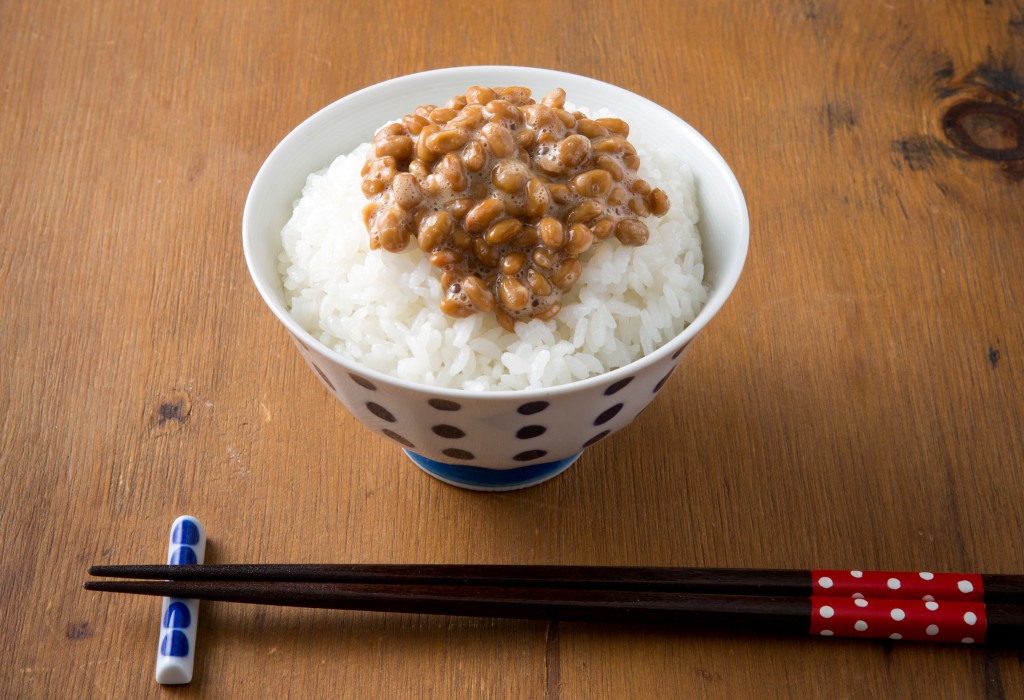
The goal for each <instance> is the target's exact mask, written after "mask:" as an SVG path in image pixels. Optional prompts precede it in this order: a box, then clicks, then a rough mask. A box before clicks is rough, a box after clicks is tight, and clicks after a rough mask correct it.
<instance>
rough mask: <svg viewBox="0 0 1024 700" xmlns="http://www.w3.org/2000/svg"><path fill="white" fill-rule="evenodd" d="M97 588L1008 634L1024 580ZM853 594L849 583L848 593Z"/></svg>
mask: <svg viewBox="0 0 1024 700" xmlns="http://www.w3.org/2000/svg"><path fill="white" fill-rule="evenodd" d="M89 573H90V574H92V575H94V576H104V577H107V576H116V577H121V578H130V579H158V580H150V581H145V580H133V581H89V582H87V583H86V584H85V588H87V589H88V590H95V591H109V592H122V593H136V594H144V595H156V596H168V597H174V598H194V599H200V600H216V601H227V602H239V603H258V604H264V605H286V606H296V607H313V608H332V609H347V610H367V611H377V612H402V613H424V614H443V615H466V616H476V617H501V618H516V619H558V620H572V621H600V622H625V623H638V624H652V623H663V624H674V625H685V626H687V627H696V628H705V627H713V628H719V629H721V628H725V629H738V630H743V631H761V632H770V633H778V634H783V633H785V634H791V633H802V634H807V633H812V634H816V635H819V636H853V637H871V638H889V639H921V640H926V641H950V642H960V643H967V644H973V643H981V642H990V643H991V642H1003V643H1005V642H1006V641H1011V642H1018V643H1019V641H1020V639H1021V631H1022V629H1024V576H1011V575H995V574H986V575H977V574H946V573H930V572H860V571H838V570H828V571H824V570H790V569H772V570H760V569H708V568H704V569H683V568H650V567H575V566H505V565H417V564H413V565H403V564H350V565H343V564H234V565H187V566H158V565H128V566H95V567H92V568H91V569H90V570H89ZM854 589H857V590H854Z"/></svg>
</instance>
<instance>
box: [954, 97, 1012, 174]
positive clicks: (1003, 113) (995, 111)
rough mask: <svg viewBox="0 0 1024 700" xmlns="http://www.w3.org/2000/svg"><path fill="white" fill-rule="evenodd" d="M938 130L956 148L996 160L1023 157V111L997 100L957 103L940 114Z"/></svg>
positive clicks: (1002, 160)
mask: <svg viewBox="0 0 1024 700" xmlns="http://www.w3.org/2000/svg"><path fill="white" fill-rule="evenodd" d="M942 130H943V131H944V132H945V134H946V138H948V139H949V140H950V142H952V143H953V145H954V146H956V148H957V149H959V150H960V151H963V152H964V153H967V154H968V155H972V156H975V157H977V158H985V159H988V160H995V161H1000V162H1005V161H1013V160H1021V159H1024V112H1021V111H1020V110H1019V109H1016V108H1014V107H1010V106H1009V105H1005V104H1000V103H998V102H983V101H980V100H968V101H966V102H957V103H956V104H954V105H952V106H951V107H950V108H949V109H947V110H946V112H945V114H943V116H942Z"/></svg>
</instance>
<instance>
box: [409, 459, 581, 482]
mask: <svg viewBox="0 0 1024 700" xmlns="http://www.w3.org/2000/svg"><path fill="white" fill-rule="evenodd" d="M403 451H404V452H405V454H406V455H407V456H408V457H409V459H411V460H412V462H413V464H415V465H416V466H417V467H419V468H420V469H422V470H423V471H425V472H426V473H427V474H430V475H431V476H433V477H435V478H437V479H440V480H441V481H443V482H445V483H446V484H451V485H452V486H459V487H461V488H464V489H473V490H475V491H512V490H513V489H523V488H526V487H528V486H535V485H537V484H539V483H541V482H542V481H547V480H548V479H551V478H554V477H556V476H558V475H559V474H561V473H562V472H564V471H565V470H566V469H568V468H569V467H570V466H571V465H572V464H573V462H575V461H576V460H577V459H579V458H580V455H582V454H583V452H582V450H581V451H580V452H577V453H576V454H574V455H571V456H569V457H566V458H564V459H556V460H554V461H552V462H541V463H540V464H530V465H527V466H525V467H513V468H511V469H488V468H487V467H475V466H472V465H468V464H451V463H449V462H438V461H437V460H435V459H430V458H429V457H424V456H423V455H421V454H417V453H415V452H412V451H410V450H403Z"/></svg>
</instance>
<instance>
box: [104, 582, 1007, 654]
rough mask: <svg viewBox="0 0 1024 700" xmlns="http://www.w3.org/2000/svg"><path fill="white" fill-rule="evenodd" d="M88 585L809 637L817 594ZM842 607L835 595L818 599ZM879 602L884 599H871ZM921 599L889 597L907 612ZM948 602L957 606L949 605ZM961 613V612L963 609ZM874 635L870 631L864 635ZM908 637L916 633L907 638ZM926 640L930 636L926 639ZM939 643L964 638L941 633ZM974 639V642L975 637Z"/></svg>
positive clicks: (1000, 611)
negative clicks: (895, 598)
mask: <svg viewBox="0 0 1024 700" xmlns="http://www.w3.org/2000/svg"><path fill="white" fill-rule="evenodd" d="M85 587H86V588H87V589H88V590H94V591H108V592H118V593H134V594H142V595H153V596H165V597H171V598H194V599H198V600H211V601H224V602H234V603H257V604H262V605H279V606H293V607H308V608H328V609H340V610H363V611H375V612H392V613H394V612H398V613H420V614H435V615H455V616H471V617H491V618H510V619H552V620H565V621H576V622H618V623H631V624H647V625H651V624H659V625H660V624H665V625H678V626H685V627H686V628H688V629H729V630H738V631H744V632H747V631H749V632H762V633H771V634H807V633H808V632H809V626H810V621H811V618H812V608H813V607H814V605H816V604H817V603H816V602H815V600H816V599H814V598H811V597H804V596H764V595H760V596H752V595H719V594H704V593H678V592H665V591H636V590H632V591H622V590H613V589H589V588H555V589H551V588H537V587H526V588H507V587H502V586H473V585H418V584H381V583H374V584H352V583H324V582H297V581H137V580H136V581H90V582H88V583H86V584H85ZM819 600H825V601H826V602H832V603H833V604H835V605H838V603H837V602H836V600H835V599H819ZM873 602H874V603H876V604H880V601H873ZM915 603H916V604H920V601H899V600H895V601H886V604H888V605H893V604H897V605H899V606H901V607H902V608H907V609H909V608H910V606H911V605H913V604H915ZM943 605H945V606H947V607H953V606H957V605H958V604H957V603H951V602H944V603H943ZM979 607H980V608H984V609H985V612H984V613H983V614H984V615H986V617H987V621H986V622H987V635H986V636H982V637H979V639H978V640H977V641H979V642H980V641H985V642H988V643H993V642H995V643H1004V644H1005V643H1007V642H1018V643H1019V641H1020V638H1021V632H1022V630H1024V607H1021V606H1015V605H979ZM957 614H961V613H959V612H958V613H957ZM863 636H871V635H867V634H865V635H863ZM907 638H908V639H909V638H913V637H910V636H908V637H907ZM920 638H925V637H920ZM934 641H959V640H952V639H947V638H939V639H936V640H934ZM972 641H973V640H972Z"/></svg>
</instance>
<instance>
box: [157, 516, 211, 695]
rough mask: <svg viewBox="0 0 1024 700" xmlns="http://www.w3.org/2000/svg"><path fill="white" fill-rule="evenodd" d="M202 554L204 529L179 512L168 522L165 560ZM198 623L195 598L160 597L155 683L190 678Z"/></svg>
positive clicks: (199, 558)
mask: <svg viewBox="0 0 1024 700" xmlns="http://www.w3.org/2000/svg"><path fill="white" fill-rule="evenodd" d="M205 556H206V529H205V528H204V527H203V524H202V523H200V522H199V521H198V520H196V519H195V518H193V517H192V516H190V515H182V516H181V517H179V518H178V519H177V520H175V521H174V524H173V525H171V537H170V543H169V545H168V548H167V563H168V564H202V563H203V559H204V557H205ZM198 622H199V601H198V600H194V599H191V598H187V599H186V598H164V599H163V608H162V610H161V612H160V644H159V647H158V648H157V654H156V682H157V683H161V684H164V685H177V684H182V683H189V682H190V681H191V680H192V668H193V665H194V663H195V647H196V625H197V624H198Z"/></svg>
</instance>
